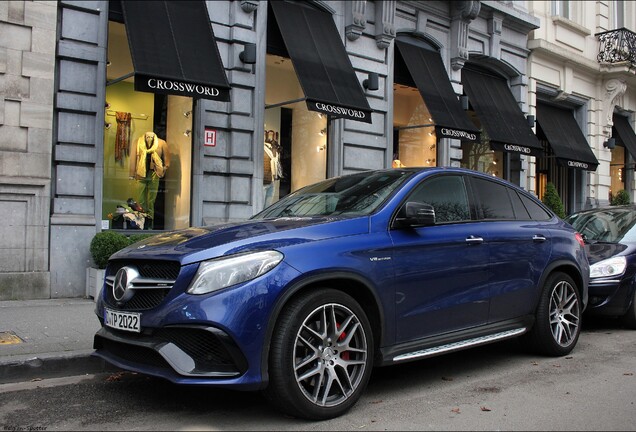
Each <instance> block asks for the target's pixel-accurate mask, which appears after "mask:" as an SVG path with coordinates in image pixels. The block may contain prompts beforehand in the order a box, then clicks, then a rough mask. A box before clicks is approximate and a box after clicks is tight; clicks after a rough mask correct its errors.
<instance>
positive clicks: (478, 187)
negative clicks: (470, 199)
mask: <svg viewBox="0 0 636 432" xmlns="http://www.w3.org/2000/svg"><path fill="white" fill-rule="evenodd" d="M472 184H473V190H474V191H475V196H476V197H477V199H478V200H479V202H480V204H481V210H482V212H483V214H482V217H483V218H484V219H496V220H514V219H516V217H515V212H514V210H513V207H512V202H511V200H510V195H508V188H507V187H506V186H504V185H501V184H499V183H495V182H492V181H489V180H484V179H481V178H477V177H473V178H472Z"/></svg>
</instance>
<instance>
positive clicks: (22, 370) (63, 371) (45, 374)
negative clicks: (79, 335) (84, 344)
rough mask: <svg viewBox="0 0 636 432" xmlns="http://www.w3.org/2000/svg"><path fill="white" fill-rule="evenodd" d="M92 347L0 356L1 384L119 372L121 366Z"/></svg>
mask: <svg viewBox="0 0 636 432" xmlns="http://www.w3.org/2000/svg"><path fill="white" fill-rule="evenodd" d="M92 352H93V350H88V351H75V352H70V353H68V354H66V355H63V354H62V355H60V354H54V355H46V354H42V355H37V356H20V357H17V356H16V357H15V358H9V359H8V360H5V359H2V360H0V384H8V383H15V382H21V381H31V380H34V379H47V378H60V377H66V376H75V375H85V374H94V373H102V372H116V371H119V370H120V369H119V368H117V367H116V366H113V365H111V364H109V363H107V362H106V361H105V360H103V359H100V358H98V357H94V356H92V355H91V354H92Z"/></svg>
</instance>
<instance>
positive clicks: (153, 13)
mask: <svg viewBox="0 0 636 432" xmlns="http://www.w3.org/2000/svg"><path fill="white" fill-rule="evenodd" d="M122 6H123V10H124V20H125V22H126V33H127V34H128V43H129V44H130V52H131V55H132V61H133V65H134V67H135V90H139V91H145V92H150V93H164V94H177V95H182V96H191V97H195V98H205V99H214V100H220V101H229V100H230V85H229V84H228V81H227V77H226V75H225V69H224V68H223V63H222V62H221V56H220V55H219V49H218V47H217V45H216V40H215V38H214V32H213V30H212V25H211V24H210V19H209V17H208V10H207V6H206V4H205V2H204V1H122Z"/></svg>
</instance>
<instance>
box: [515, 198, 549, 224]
mask: <svg viewBox="0 0 636 432" xmlns="http://www.w3.org/2000/svg"><path fill="white" fill-rule="evenodd" d="M519 196H520V197H521V201H522V202H523V205H524V206H525V207H526V209H527V210H528V213H530V217H531V218H532V220H548V219H550V218H551V217H552V215H550V213H548V212H547V211H546V210H545V209H544V208H543V207H541V206H540V205H539V204H537V203H536V202H534V201H533V200H531V199H530V198H528V197H527V196H524V195H519Z"/></svg>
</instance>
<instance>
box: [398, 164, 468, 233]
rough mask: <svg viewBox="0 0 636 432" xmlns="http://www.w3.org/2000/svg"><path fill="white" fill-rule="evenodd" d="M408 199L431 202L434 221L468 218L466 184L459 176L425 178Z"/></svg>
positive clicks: (457, 220)
mask: <svg viewBox="0 0 636 432" xmlns="http://www.w3.org/2000/svg"><path fill="white" fill-rule="evenodd" d="M408 200H409V201H417V202H422V203H428V204H431V205H432V206H433V208H434V209H435V221H436V223H444V222H459V221H465V220H470V207H469V205H468V194H467V193H466V185H465V184H464V179H463V177H460V176H450V175H448V176H438V177H434V178H432V179H428V180H425V181H424V183H422V184H421V185H420V186H418V187H417V189H415V191H413V194H412V195H411V196H410V197H409V199H408Z"/></svg>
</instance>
